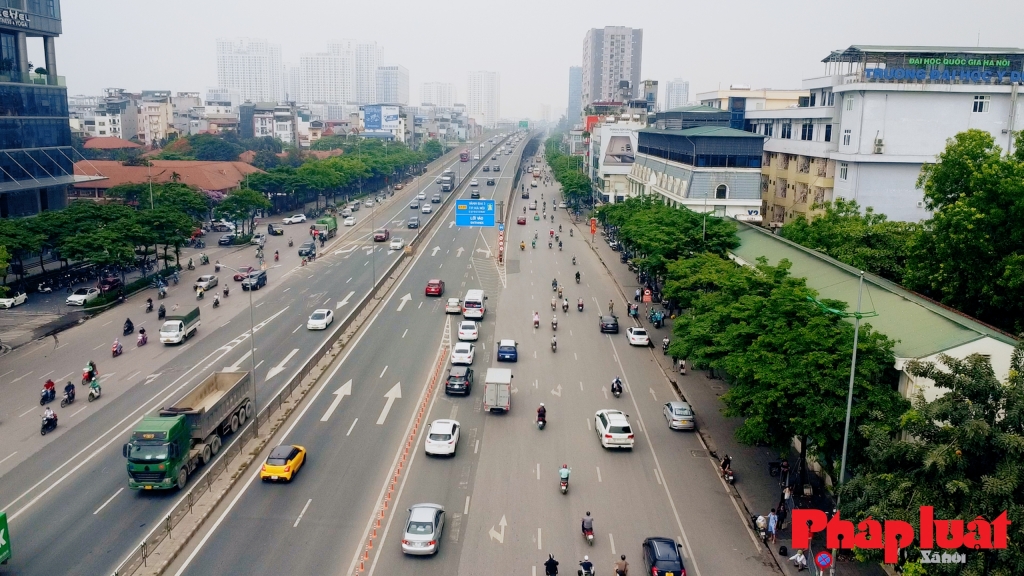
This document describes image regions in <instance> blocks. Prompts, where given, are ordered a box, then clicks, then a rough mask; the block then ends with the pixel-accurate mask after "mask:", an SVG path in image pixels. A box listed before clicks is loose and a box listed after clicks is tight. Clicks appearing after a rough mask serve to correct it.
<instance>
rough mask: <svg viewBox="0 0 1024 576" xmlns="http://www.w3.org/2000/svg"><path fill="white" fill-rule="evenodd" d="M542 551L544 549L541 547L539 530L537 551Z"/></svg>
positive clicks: (538, 532)
mask: <svg viewBox="0 0 1024 576" xmlns="http://www.w3.org/2000/svg"><path fill="white" fill-rule="evenodd" d="M541 549H542V547H541V541H540V528H537V550H541Z"/></svg>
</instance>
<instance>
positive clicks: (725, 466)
mask: <svg viewBox="0 0 1024 576" xmlns="http://www.w3.org/2000/svg"><path fill="white" fill-rule="evenodd" d="M731 464H732V458H730V457H729V455H728V454H726V455H725V458H723V459H722V462H721V464H720V465H719V472H720V473H721V476H722V480H725V482H726V483H727V484H729V485H732V484H734V483H735V482H736V474H735V473H734V472H733V471H732V467H731V466H730V465H731Z"/></svg>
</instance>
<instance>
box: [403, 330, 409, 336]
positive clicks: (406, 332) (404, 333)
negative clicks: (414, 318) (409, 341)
mask: <svg viewBox="0 0 1024 576" xmlns="http://www.w3.org/2000/svg"><path fill="white" fill-rule="evenodd" d="M408 333H409V329H408V328H406V329H405V332H402V338H405V335H406V334H408Z"/></svg>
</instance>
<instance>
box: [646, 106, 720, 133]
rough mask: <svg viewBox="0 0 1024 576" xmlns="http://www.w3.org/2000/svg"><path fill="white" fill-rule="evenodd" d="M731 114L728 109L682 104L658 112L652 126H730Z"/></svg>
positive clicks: (663, 127)
mask: <svg viewBox="0 0 1024 576" xmlns="http://www.w3.org/2000/svg"><path fill="white" fill-rule="evenodd" d="M730 118H731V115H730V114H729V112H728V111H726V110H719V109H718V108H712V107H710V106H682V107H679V108H673V109H672V110H666V111H664V112H658V113H657V114H656V115H655V116H654V120H653V123H652V126H651V127H652V128H657V129H659V130H683V129H685V128H697V127H700V126H719V127H722V126H724V127H726V128H728V127H729V122H730Z"/></svg>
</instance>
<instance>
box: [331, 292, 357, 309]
mask: <svg viewBox="0 0 1024 576" xmlns="http://www.w3.org/2000/svg"><path fill="white" fill-rule="evenodd" d="M355 293H356V291H355V290H353V291H351V292H349V293H348V295H347V296H345V298H344V299H343V300H341V301H340V302H338V303H337V304H335V305H334V309H335V310H337V309H338V308H341V307H342V306H344V305H345V304H348V299H349V298H351V297H352V295H353V294H355Z"/></svg>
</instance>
